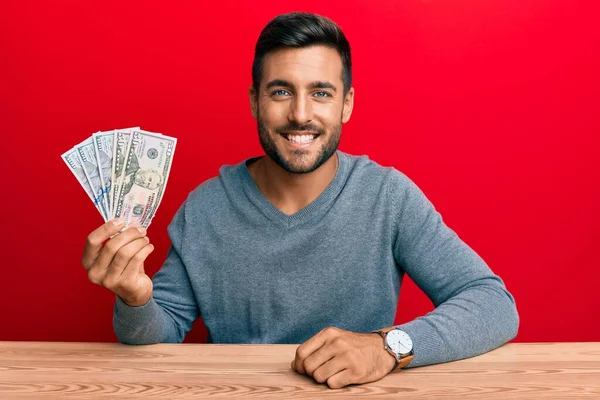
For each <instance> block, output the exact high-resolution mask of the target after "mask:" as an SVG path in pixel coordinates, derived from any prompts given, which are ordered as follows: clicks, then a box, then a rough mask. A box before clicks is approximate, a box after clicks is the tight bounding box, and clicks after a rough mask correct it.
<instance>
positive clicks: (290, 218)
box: [239, 150, 349, 228]
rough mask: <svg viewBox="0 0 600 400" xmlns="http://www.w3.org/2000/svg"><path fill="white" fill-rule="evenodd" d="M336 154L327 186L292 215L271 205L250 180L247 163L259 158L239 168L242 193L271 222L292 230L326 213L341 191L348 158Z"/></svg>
mask: <svg viewBox="0 0 600 400" xmlns="http://www.w3.org/2000/svg"><path fill="white" fill-rule="evenodd" d="M336 154H337V156H338V160H339V161H338V168H337V171H336V172H335V175H334V177H333V179H332V180H331V182H330V183H329V185H327V187H326V188H325V190H324V191H323V192H322V193H321V194H320V195H319V196H318V197H317V198H316V199H315V200H313V201H312V202H311V203H309V204H308V205H307V206H306V207H304V208H303V209H301V210H299V211H298V212H296V213H294V214H292V215H287V214H286V213H284V212H282V211H281V210H279V209H278V208H277V207H275V205H273V203H271V202H270V201H269V200H268V199H267V198H266V197H265V195H264V194H263V193H262V192H261V191H260V189H259V188H258V186H257V185H256V182H254V179H252V175H251V174H250V171H249V170H248V162H250V161H254V160H257V159H259V158H260V157H254V158H249V159H247V160H246V161H244V162H242V165H241V166H240V168H239V171H240V178H241V179H242V181H243V185H244V191H245V192H246V194H247V196H248V198H249V199H250V201H251V202H252V203H253V204H254V205H255V206H256V207H257V208H258V209H259V210H260V211H261V212H262V213H263V214H264V215H265V216H266V217H267V218H268V219H269V220H271V221H272V222H274V223H276V224H278V225H280V226H282V227H284V228H292V227H294V226H297V225H300V224H302V223H304V222H307V221H309V220H311V219H312V218H315V217H317V216H319V215H322V214H323V213H324V212H326V211H327V210H328V209H329V206H331V204H332V203H333V201H335V199H336V197H337V196H338V195H339V193H340V191H341V190H342V188H343V186H344V183H345V182H346V176H347V174H348V162H349V161H348V156H347V155H346V154H345V153H343V152H341V151H339V150H337V151H336Z"/></svg>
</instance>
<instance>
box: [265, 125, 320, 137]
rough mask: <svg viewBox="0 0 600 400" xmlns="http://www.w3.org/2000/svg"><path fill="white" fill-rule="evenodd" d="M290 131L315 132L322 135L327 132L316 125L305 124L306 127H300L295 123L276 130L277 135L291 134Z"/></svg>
mask: <svg viewBox="0 0 600 400" xmlns="http://www.w3.org/2000/svg"><path fill="white" fill-rule="evenodd" d="M289 131H298V132H305V131H307V132H314V133H317V134H319V135H320V134H322V133H323V132H325V131H324V130H323V129H322V128H319V127H318V126H316V125H315V124H311V123H308V124H304V125H298V124H295V123H289V124H286V125H284V126H281V127H278V128H276V129H275V132H277V133H282V132H289Z"/></svg>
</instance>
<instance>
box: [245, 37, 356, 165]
mask: <svg viewBox="0 0 600 400" xmlns="http://www.w3.org/2000/svg"><path fill="white" fill-rule="evenodd" d="M250 97H251V103H252V113H253V115H254V117H255V118H256V119H257V121H258V133H259V138H260V143H261V145H262V147H263V149H264V151H265V153H266V154H267V155H268V156H269V157H270V158H271V159H273V160H274V161H275V162H276V163H277V164H278V165H279V166H280V167H281V168H283V169H284V170H286V171H288V172H290V173H295V174H303V173H308V172H312V171H314V170H316V169H317V168H319V167H320V166H321V165H322V164H323V163H324V162H325V161H327V160H328V159H329V158H330V157H331V156H332V155H333V154H334V153H335V151H336V150H337V147H338V144H339V142H340V135H341V132H342V123H345V122H347V121H348V119H350V114H351V112H352V105H353V98H354V89H350V91H349V92H348V94H347V95H346V96H345V97H344V85H343V81H342V59H341V57H340V56H339V54H338V53H337V51H336V50H334V49H330V48H328V47H325V46H313V47H307V48H301V49H281V50H278V51H275V52H273V53H269V54H267V56H265V58H264V64H263V71H262V78H261V81H260V88H259V90H258V92H255V91H254V89H253V88H250Z"/></svg>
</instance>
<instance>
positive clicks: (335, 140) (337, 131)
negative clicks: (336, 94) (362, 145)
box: [258, 116, 342, 174]
mask: <svg viewBox="0 0 600 400" xmlns="http://www.w3.org/2000/svg"><path fill="white" fill-rule="evenodd" d="M287 131H308V132H316V133H317V134H318V135H319V136H318V140H321V141H323V140H325V142H324V143H322V144H321V147H320V148H319V149H318V150H317V154H316V157H314V159H313V160H311V153H312V152H311V151H310V150H303V149H295V150H292V151H291V152H290V153H291V156H290V157H289V158H287V159H286V158H285V157H284V156H283V155H282V152H281V151H279V149H278V148H277V144H276V143H275V138H274V137H273V136H280V137H282V138H283V136H281V135H280V133H281V132H287ZM341 134H342V123H341V121H340V123H339V124H338V125H336V126H334V127H333V129H332V130H331V132H328V133H326V131H325V130H324V129H321V128H319V127H317V126H315V125H313V124H306V125H297V124H295V123H289V124H286V125H284V126H281V127H278V128H275V130H274V133H273V134H271V133H270V132H269V128H267V126H266V124H265V123H264V122H263V120H262V119H261V118H260V116H259V117H258V137H259V140H260V145H261V146H262V148H263V150H264V151H265V154H266V155H267V156H269V158H271V159H272V160H273V161H275V163H276V164H277V165H279V166H280V167H281V168H283V169H284V170H285V171H287V172H289V173H291V174H308V173H310V172H313V171H315V170H316V169H317V168H319V167H320V166H321V165H323V164H324V163H325V161H327V160H329V158H331V156H332V155H334V154H335V152H336V151H337V149H338V146H339V144H340V139H341V136H342V135H341ZM283 139H284V140H287V139H285V138H283ZM314 140H317V138H315V139H314ZM313 151H314V150H313Z"/></svg>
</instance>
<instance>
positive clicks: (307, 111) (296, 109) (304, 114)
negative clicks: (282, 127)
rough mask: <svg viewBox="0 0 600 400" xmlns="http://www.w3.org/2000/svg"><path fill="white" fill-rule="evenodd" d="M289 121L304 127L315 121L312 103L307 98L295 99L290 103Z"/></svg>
mask: <svg viewBox="0 0 600 400" xmlns="http://www.w3.org/2000/svg"><path fill="white" fill-rule="evenodd" d="M288 120H289V121H290V122H295V123H297V124H298V125H304V124H306V123H308V122H311V121H312V120H313V111H312V103H311V101H310V100H309V99H308V98H307V97H306V96H303V95H298V96H295V97H294V98H293V100H292V101H291V103H290V112H289V115H288Z"/></svg>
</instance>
